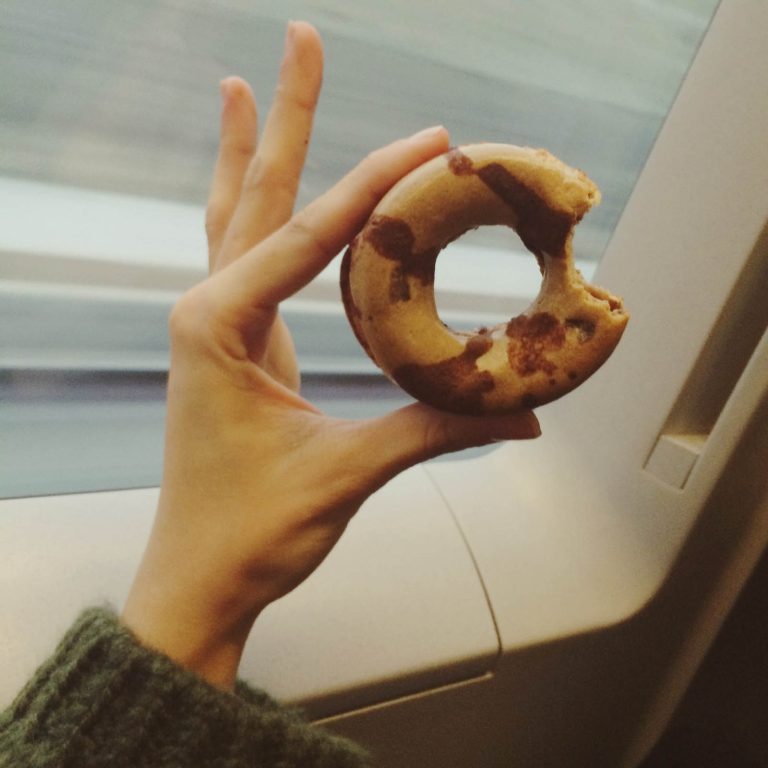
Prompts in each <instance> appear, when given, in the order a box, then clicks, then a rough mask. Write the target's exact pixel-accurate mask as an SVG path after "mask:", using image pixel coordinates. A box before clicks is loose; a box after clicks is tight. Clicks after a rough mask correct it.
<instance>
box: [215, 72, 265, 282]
mask: <svg viewBox="0 0 768 768" xmlns="http://www.w3.org/2000/svg"><path fill="white" fill-rule="evenodd" d="M221 97H222V110H221V130H220V140H219V155H218V158H217V160H216V167H215V168H214V172H213V181H212V183H211V192H210V195H209V197H208V208H207V210H206V219H205V229H206V233H207V235H208V266H209V268H210V269H213V267H214V265H215V261H216V256H217V254H218V253H219V251H220V250H221V245H222V242H223V240H224V236H225V233H226V231H227V227H229V224H230V221H231V219H232V215H233V213H234V211H235V208H236V207H237V203H238V200H239V199H240V190H241V189H242V186H243V179H244V177H245V173H246V170H247V169H248V164H249V163H250V162H251V158H252V157H253V153H254V151H255V150H256V133H257V121H258V120H257V114H256V102H255V101H254V98H253V92H252V91H251V88H250V86H249V85H248V83H246V82H245V81H244V80H241V79H240V78H239V77H228V78H227V79H226V80H222V82H221Z"/></svg>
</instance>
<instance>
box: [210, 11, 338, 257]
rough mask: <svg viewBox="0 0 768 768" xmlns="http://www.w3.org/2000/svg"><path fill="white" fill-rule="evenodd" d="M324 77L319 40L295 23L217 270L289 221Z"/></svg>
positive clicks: (312, 31) (304, 25) (310, 30)
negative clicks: (273, 97)
mask: <svg viewBox="0 0 768 768" xmlns="http://www.w3.org/2000/svg"><path fill="white" fill-rule="evenodd" d="M322 72H323V49H322V44H321V42H320V36H319V35H318V33H317V32H316V31H315V29H314V28H313V27H312V26H311V25H309V24H307V23H305V22H291V23H290V24H289V25H288V31H287V34H286V44H285V56H284V58H283V63H282V67H281V70H280V79H279V82H278V85H277V89H276V92H275V100H274V103H273V106H272V109H271V110H270V112H269V116H268V118H267V122H266V125H265V127H264V133H263V135H262V138H261V141H260V143H259V148H258V151H257V152H256V155H255V156H254V158H253V160H252V161H251V164H250V166H249V168H248V172H247V174H246V177H245V181H244V184H243V190H242V194H241V198H240V202H239V203H238V206H237V208H236V210H235V213H234V216H233V217H232V220H231V222H230V225H229V228H228V230H227V234H226V235H225V238H224V243H223V245H222V249H221V252H220V255H219V258H218V260H217V265H216V266H217V268H222V267H224V266H226V265H227V264H229V263H231V262H232V261H234V260H235V259H237V258H238V257H239V256H241V255H242V254H243V253H245V252H246V251H247V250H248V249H249V248H251V247H253V246H254V245H256V244H257V243H259V242H260V241H261V240H263V239H264V238H265V237H267V236H268V235H270V234H271V233H272V232H274V231H275V230H276V229H279V228H280V227H281V226H282V225H283V224H285V222H287V221H288V220H289V219H290V217H291V215H292V213H293V206H294V203H295V200H296V193H297V191H298V187H299V179H300V177H301V171H302V169H303V167H304V161H305V159H306V156H307V149H308V147H309V138H310V135H311V132H312V123H313V120H314V115H315V107H316V105H317V99H318V96H319V94H320V85H321V82H322Z"/></svg>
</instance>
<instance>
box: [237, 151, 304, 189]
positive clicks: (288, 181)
mask: <svg viewBox="0 0 768 768" xmlns="http://www.w3.org/2000/svg"><path fill="white" fill-rule="evenodd" d="M245 183H246V186H247V187H248V188H249V189H260V190H262V189H263V190H266V191H267V192H268V193H269V195H270V197H273V196H275V195H282V196H286V197H290V198H293V197H295V195H296V190H297V188H298V177H297V176H296V174H295V173H294V172H293V171H292V170H290V169H287V168H283V167H281V166H280V164H279V163H275V162H271V161H267V160H264V159H262V158H259V157H257V158H256V159H255V160H254V162H253V163H251V166H250V168H249V169H248V173H247V175H246V182H245Z"/></svg>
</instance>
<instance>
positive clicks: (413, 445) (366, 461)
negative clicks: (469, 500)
mask: <svg viewBox="0 0 768 768" xmlns="http://www.w3.org/2000/svg"><path fill="white" fill-rule="evenodd" d="M352 429H353V434H352V435H350V437H349V439H348V440H347V442H346V445H347V447H348V450H349V454H350V456H349V458H348V460H347V461H348V465H349V466H352V467H354V466H357V471H358V473H361V474H362V475H363V476H364V477H363V481H364V482H365V481H366V480H367V482H368V483H369V484H370V488H369V491H372V490H374V489H375V488H378V487H379V486H381V485H383V484H384V483H385V482H387V481H388V480H390V479H391V478H392V477H394V476H395V475H397V474H398V473H399V472H402V471H403V470H404V469H407V468H408V467H411V466H413V465H415V464H419V463H420V462H422V461H426V460H427V459H432V458H435V457H436V456H440V455H442V454H445V453H452V452H455V451H460V450H464V449H465V448H476V447H479V446H483V445H488V444H490V443H494V442H499V441H503V440H529V439H532V438H536V437H538V436H539V435H540V434H541V427H540V426H539V421H538V419H537V418H536V415H535V414H534V413H533V411H528V410H524V411H518V412H517V413H513V414H509V415H505V416H459V415H456V414H452V413H446V412H443V411H438V410H436V409H434V408H430V407H429V406H427V405H423V404H422V403H415V404H413V405H408V406H406V407H405V408H400V409H399V410H397V411H393V412H392V413H389V414H387V415H386V416H383V417H380V418H377V419H371V420H368V421H363V422H358V423H356V424H355V425H354V426H353V427H352ZM366 476H367V477H366Z"/></svg>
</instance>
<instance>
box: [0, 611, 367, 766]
mask: <svg viewBox="0 0 768 768" xmlns="http://www.w3.org/2000/svg"><path fill="white" fill-rule="evenodd" d="M364 765H367V761H366V758H365V754H364V753H363V752H362V750H360V749H358V748H357V747H356V746H355V745H353V744H352V743H351V742H348V741H346V740H345V739H342V738H339V737H336V736H333V735H331V734H329V733H327V732H325V731H323V730H322V729H320V728H318V727H316V726H312V725H310V724H308V723H307V722H305V721H304V720H302V719H301V718H300V717H299V716H298V714H296V713H295V712H293V711H291V710H288V709H285V708H283V707H281V706H280V705H279V704H277V703H276V702H275V701H274V700H272V699H271V698H270V697H269V696H268V695H267V694H265V693H263V692H261V691H258V690H255V689H253V688H250V687H249V686H247V685H246V684H245V683H242V682H240V683H238V685H237V689H236V693H227V692H225V691H221V690H219V689H217V688H214V687H213V686H211V685H209V684H208V683H207V682H205V681H204V680H202V679H201V678H199V677H198V676H197V675H195V674H194V673H192V672H190V671H188V670H186V669H183V668H181V667H179V666H178V665H176V664H175V663H174V662H172V661H171V660H170V659H168V658H167V657H165V656H163V655H162V654H159V653H157V652H155V651H153V650H150V649H147V648H145V647H144V646H142V645H141V644H140V643H139V642H138V641H137V640H136V639H135V637H134V636H133V635H132V634H131V632H130V631H129V630H128V629H126V628H125V627H124V626H122V625H121V624H120V623H119V621H118V619H117V617H116V616H115V614H114V613H112V612H111V611H109V610H106V609H90V610H88V611H86V612H85V613H83V614H82V615H81V616H80V618H79V619H78V621H77V622H76V623H75V625H74V626H73V627H72V628H71V629H70V631H69V632H68V633H67V635H66V636H65V637H64V639H63V640H62V642H61V643H60V645H59V647H58V648H57V650H56V652H55V653H54V655H53V656H52V657H51V658H50V659H49V660H48V661H47V662H46V663H45V664H44V665H43V666H42V667H41V668H40V669H39V670H38V671H37V673H36V674H35V676H34V677H33V678H32V679H31V680H30V681H29V683H28V684H27V686H26V687H25V688H24V690H22V692H21V693H20V694H19V696H18V697H17V699H16V701H15V702H14V703H13V704H12V705H11V707H10V708H9V709H8V710H7V711H6V712H4V713H2V715H0V766H3V768H5V767H6V766H8V767H10V766H14V768H15V767H16V766H25V768H33V767H34V768H49V766H50V767H51V768H52V767H53V766H56V768H70V767H72V768H74V766H77V768H96V767H97V766H98V767H99V768H101V766H110V768H122V767H123V766H126V768H127V767H128V766H130V767H131V768H137V767H145V768H150V766H151V767H152V768H155V767H158V768H159V767H160V766H162V767H163V768H186V766H190V767H192V766H194V768H204V767H205V766H216V768H235V767H237V768H241V767H243V766H248V767H249V768H253V767H255V766H259V768H271V767H272V766H275V768H277V766H279V768H291V767H292V766H297V767H298V766H301V768H331V767H333V768H353V766H354V767H355V768H356V767H357V766H364Z"/></svg>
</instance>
